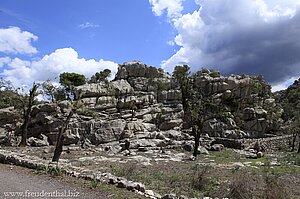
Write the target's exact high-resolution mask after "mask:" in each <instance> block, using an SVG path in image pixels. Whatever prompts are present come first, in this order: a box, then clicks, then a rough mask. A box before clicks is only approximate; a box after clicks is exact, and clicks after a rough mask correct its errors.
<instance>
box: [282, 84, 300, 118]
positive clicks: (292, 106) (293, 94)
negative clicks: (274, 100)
mask: <svg viewBox="0 0 300 199" xmlns="http://www.w3.org/2000/svg"><path fill="white" fill-rule="evenodd" d="M282 107H283V109H284V114H283V119H284V120H286V121H287V120H289V119H291V118H294V117H296V116H297V114H298V113H299V112H300V87H297V88H291V89H288V90H287V93H286V95H285V98H284V99H283V101H282Z"/></svg>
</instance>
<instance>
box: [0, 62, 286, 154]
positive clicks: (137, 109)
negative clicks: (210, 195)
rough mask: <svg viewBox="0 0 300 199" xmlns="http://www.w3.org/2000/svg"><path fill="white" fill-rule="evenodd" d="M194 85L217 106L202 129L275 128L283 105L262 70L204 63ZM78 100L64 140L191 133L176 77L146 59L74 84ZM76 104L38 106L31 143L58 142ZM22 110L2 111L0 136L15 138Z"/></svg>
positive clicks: (253, 132) (221, 132) (174, 138)
mask: <svg viewBox="0 0 300 199" xmlns="http://www.w3.org/2000/svg"><path fill="white" fill-rule="evenodd" d="M193 92H195V93H201V95H202V96H203V97H204V98H209V99H210V100H212V101H213V103H214V104H215V105H216V106H217V107H218V109H216V110H213V111H212V110H206V114H208V115H210V117H206V120H205V121H204V124H203V129H202V135H203V137H223V138H233V139H237V138H250V137H251V138H253V137H266V136H269V135H271V134H276V133H277V132H278V131H279V130H280V127H281V125H282V122H283V120H282V119H281V117H282V114H283V110H282V108H281V106H280V105H278V103H276V102H275V99H274V97H273V94H272V93H271V87H270V86H269V85H268V84H267V83H266V82H265V81H264V80H263V78H262V77H261V76H247V75H242V76H239V75H231V76H229V77H223V76H221V75H220V74H219V73H218V72H216V71H211V70H208V69H203V70H202V71H200V72H198V73H196V74H195V75H193ZM76 93H77V96H81V106H80V108H79V110H78V113H77V114H76V115H75V116H74V117H73V118H72V120H71V123H70V125H69V129H68V131H67V135H66V137H65V145H69V144H79V143H80V144H81V145H82V146H83V147H84V146H88V145H91V144H92V145H99V144H105V143H113V142H118V141H120V140H123V139H125V138H130V140H131V147H132V148H141V150H142V148H143V147H178V146H179V147H181V146H185V145H187V143H190V142H191V140H192V136H191V135H190V131H189V126H184V122H185V121H184V120H185V117H184V111H183V105H182V93H181V90H180V86H179V84H178V82H177V80H176V79H175V78H173V77H172V76H171V75H170V74H167V73H165V72H163V71H162V70H161V69H157V68H156V67H151V66H150V67H149V66H147V65H145V64H143V63H141V62H128V63H124V64H121V65H120V66H119V70H118V73H117V74H116V77H115V79H114V80H113V81H111V82H107V83H105V82H103V83H97V84H85V85H83V86H79V87H77V88H76ZM70 107H71V104H70V102H68V101H62V102H59V103H46V104H40V105H37V106H35V107H34V109H33V112H32V120H31V123H30V125H29V135H30V136H32V138H30V139H29V142H30V144H31V145H47V144H48V142H49V144H55V141H56V137H57V134H58V129H59V127H60V126H61V124H62V121H63V120H64V118H65V116H66V114H67V112H68V110H69V109H70ZM20 122H21V116H20V115H19V114H18V113H17V112H14V111H13V110H11V109H2V110H1V111H0V126H1V128H0V130H1V136H2V137H0V142H2V143H3V144H4V143H6V144H8V145H10V144H11V143H10V142H11V141H10V140H11V138H10V137H12V136H13V135H14V133H15V132H16V133H17V132H19V128H20V124H21V123H20ZM184 127H185V128H186V129H185V128H184Z"/></svg>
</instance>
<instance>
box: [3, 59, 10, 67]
mask: <svg viewBox="0 0 300 199" xmlns="http://www.w3.org/2000/svg"><path fill="white" fill-rule="evenodd" d="M10 61H11V59H10V58H9V57H0V67H2V66H4V65H5V64H8V63H9V62H10Z"/></svg>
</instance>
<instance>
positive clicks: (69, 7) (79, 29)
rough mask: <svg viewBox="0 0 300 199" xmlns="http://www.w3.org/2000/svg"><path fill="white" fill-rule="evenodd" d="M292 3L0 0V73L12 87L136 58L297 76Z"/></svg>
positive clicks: (298, 46) (279, 77)
mask: <svg viewBox="0 0 300 199" xmlns="http://www.w3.org/2000/svg"><path fill="white" fill-rule="evenodd" d="M299 8H300V0H285V1H281V0H245V1H244V0H243V1H236V0H224V1H220V0H210V1H205V0H109V1H107V0H74V1H72V0H51V1H50V0H43V1H40V0H0V76H2V77H4V78H6V79H8V80H11V81H12V82H13V83H14V84H16V85H22V84H27V85H29V84H31V83H32V81H43V80H46V79H47V78H50V79H54V78H55V77H57V76H58V75H59V73H61V72H78V73H82V74H84V75H86V76H87V77H89V76H91V75H92V74H94V73H95V72H97V71H99V70H103V69H104V68H110V69H111V70H112V71H113V72H114V73H115V72H116V71H117V67H118V65H117V64H119V63H123V62H125V61H132V60H139V61H142V62H144V63H146V64H148V65H154V66H157V67H162V68H163V69H165V70H166V71H168V72H172V70H173V68H174V66H175V65H178V64H188V65H190V66H191V68H192V71H197V70H199V69H201V68H202V67H208V68H212V69H216V70H219V71H221V73H222V74H224V75H229V74H232V73H233V74H243V73H247V74H252V75H258V74H262V75H263V76H264V77H265V78H266V80H267V81H268V82H270V83H271V84H272V85H273V86H274V88H275V89H274V90H279V89H282V88H285V87H286V86H288V84H290V82H292V81H293V80H294V79H297V78H299V76H300V43H299V39H298V38H299V35H300V12H299V10H300V9H299Z"/></svg>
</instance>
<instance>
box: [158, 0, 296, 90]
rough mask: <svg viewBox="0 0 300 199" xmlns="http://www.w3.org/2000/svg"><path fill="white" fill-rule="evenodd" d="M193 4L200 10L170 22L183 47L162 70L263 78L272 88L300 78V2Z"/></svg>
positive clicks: (270, 0)
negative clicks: (185, 69) (181, 68)
mask: <svg viewBox="0 0 300 199" xmlns="http://www.w3.org/2000/svg"><path fill="white" fill-rule="evenodd" d="M195 2H196V3H197V4H198V5H199V9H197V10H195V11H194V12H192V13H187V14H184V15H182V16H181V17H179V18H175V19H173V20H171V23H172V24H173V25H174V27H175V29H176V31H177V33H178V34H177V35H176V37H175V38H174V42H175V43H176V45H178V46H179V47H180V48H179V50H178V51H177V52H175V54H174V55H172V56H171V57H170V58H169V59H167V60H164V61H163V62H162V64H161V65H162V67H163V68H164V69H166V70H167V71H170V72H171V71H173V68H174V66H175V65H177V64H189V65H190V66H191V68H192V70H194V71H196V70H199V69H201V68H202V67H210V68H214V69H217V70H220V71H221V72H222V73H223V74H231V73H234V74H242V73H248V74H262V75H264V77H265V78H266V79H267V80H268V81H269V82H270V83H272V84H274V85H275V84H277V85H279V83H281V82H284V81H285V80H287V79H289V78H291V77H293V76H299V75H300V41H299V35H300V0H285V1H281V0H253V1H250V0H249V1H236V0H224V1H219V0H209V1H205V0H196V1H195Z"/></svg>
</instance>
